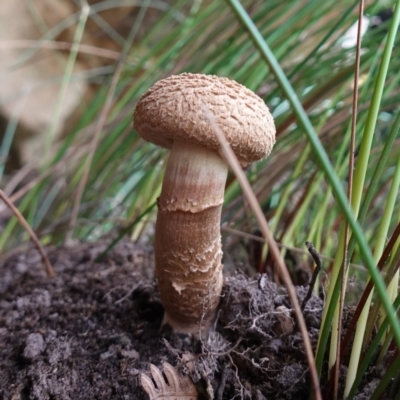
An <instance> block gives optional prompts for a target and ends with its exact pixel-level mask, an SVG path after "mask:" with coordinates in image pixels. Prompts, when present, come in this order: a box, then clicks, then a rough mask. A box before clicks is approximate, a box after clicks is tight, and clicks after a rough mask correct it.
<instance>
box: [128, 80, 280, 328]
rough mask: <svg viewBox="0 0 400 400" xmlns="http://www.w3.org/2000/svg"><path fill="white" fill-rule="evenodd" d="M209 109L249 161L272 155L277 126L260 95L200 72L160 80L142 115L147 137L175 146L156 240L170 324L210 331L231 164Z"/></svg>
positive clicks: (138, 122) (137, 120)
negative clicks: (222, 153)
mask: <svg viewBox="0 0 400 400" xmlns="http://www.w3.org/2000/svg"><path fill="white" fill-rule="evenodd" d="M204 109H207V110H209V111H210V113H212V115H213V117H214V118H215V121H216V123H217V124H218V127H219V128H220V129H221V131H222V132H223V133H224V134H225V137H226V139H227V140H228V142H229V143H230V145H231V146H232V149H233V150H234V152H235V154H236V156H237V157H238V159H239V161H240V162H241V163H242V164H243V165H247V164H249V163H251V162H253V161H256V160H260V159H262V158H264V157H266V156H267V155H268V154H269V153H270V151H271V149H272V147H273V144H274V142H275V126H274V122H273V119H272V116H271V114H270V112H269V110H268V108H267V106H266V105H265V104H264V102H263V101H262V100H261V99H260V98H259V97H258V96H256V95H255V94H254V93H253V92H251V91H250V90H248V89H247V88H245V87H244V86H242V85H239V84H238V83H236V82H234V81H231V80H229V79H226V78H219V77H215V76H206V75H198V74H182V75H178V76H171V77H169V78H167V79H164V80H162V81H159V82H157V83H156V84H155V85H154V86H153V87H151V88H150V89H149V90H148V91H147V92H146V93H145V94H144V95H143V96H142V98H141V99H140V101H139V103H138V105H137V107H136V110H135V113H134V127H135V129H136V130H137V131H138V132H139V134H140V135H141V136H142V137H143V139H145V140H147V141H150V142H153V143H155V144H157V145H159V146H163V147H167V148H171V154H170V157H169V160H168V164H167V168H166V172H165V176H164V182H163V187H162V191H161V195H160V197H159V199H158V210H159V212H158V216H157V223H156V237H155V257H156V275H157V279H158V285H159V290H160V295H161V301H162V303H163V305H164V308H165V317H164V323H169V324H170V325H171V326H172V327H173V328H174V329H175V330H176V331H178V332H184V333H199V332H203V333H205V334H206V333H207V332H208V331H209V329H210V327H211V325H212V323H213V321H214V319H215V312H216V308H217V306H218V303H219V298H220V294H221V290H222V267H223V266H222V264H221V259H222V250H221V234H220V220H221V209H222V203H223V201H224V190H225V183H226V176H227V172H228V167H227V165H226V163H225V161H224V160H223V159H222V158H221V157H220V155H219V142H218V139H217V137H216V136H215V133H214V129H213V126H212V124H211V123H210V121H209V120H208V118H207V116H206V114H205V113H204Z"/></svg>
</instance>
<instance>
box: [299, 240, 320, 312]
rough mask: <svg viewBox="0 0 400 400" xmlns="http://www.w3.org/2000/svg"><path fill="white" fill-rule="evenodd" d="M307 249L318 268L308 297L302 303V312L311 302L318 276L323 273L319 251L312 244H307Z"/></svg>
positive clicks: (312, 278)
mask: <svg viewBox="0 0 400 400" xmlns="http://www.w3.org/2000/svg"><path fill="white" fill-rule="evenodd" d="M306 247H307V250H308V251H309V252H310V254H311V257H312V258H313V260H314V261H315V265H316V267H315V269H314V272H313V274H312V277H311V280H310V284H309V287H308V292H307V295H306V297H304V299H303V302H302V303H301V311H304V308H305V306H306V304H307V301H308V300H310V297H311V294H312V291H313V290H314V285H315V282H316V281H317V277H318V274H319V272H320V271H321V259H320V257H319V254H318V252H317V250H315V247H314V245H313V244H312V243H311V242H306Z"/></svg>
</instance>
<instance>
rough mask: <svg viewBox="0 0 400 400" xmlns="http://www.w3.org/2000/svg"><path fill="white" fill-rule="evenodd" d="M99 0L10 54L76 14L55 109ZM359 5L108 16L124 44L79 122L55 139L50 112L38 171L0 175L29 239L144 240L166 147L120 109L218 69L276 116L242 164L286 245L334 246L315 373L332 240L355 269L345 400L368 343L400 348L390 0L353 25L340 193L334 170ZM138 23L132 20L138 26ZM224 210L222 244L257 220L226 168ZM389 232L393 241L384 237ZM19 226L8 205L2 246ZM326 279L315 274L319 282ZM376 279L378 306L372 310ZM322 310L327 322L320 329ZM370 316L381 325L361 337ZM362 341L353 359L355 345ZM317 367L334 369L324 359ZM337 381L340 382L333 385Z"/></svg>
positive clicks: (333, 303)
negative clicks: (273, 129) (25, 179)
mask: <svg viewBox="0 0 400 400" xmlns="http://www.w3.org/2000/svg"><path fill="white" fill-rule="evenodd" d="M101 4H102V3H99V4H95V5H92V6H90V7H89V6H88V5H86V4H85V5H84V6H83V7H82V9H81V10H80V12H79V13H77V14H76V15H75V16H73V17H71V18H69V19H68V21H67V20H66V21H62V22H61V23H60V24H59V26H57V27H55V28H53V29H52V30H50V31H48V32H46V34H45V35H44V38H43V39H46V40H47V42H43V41H40V42H38V43H37V46H36V47H35V48H33V49H28V50H27V52H26V53H25V58H23V62H25V63H28V62H29V60H30V57H32V56H34V54H35V51H36V50H35V49H36V48H38V47H40V46H41V45H44V43H47V44H46V45H48V44H49V42H48V41H50V43H53V42H51V41H52V40H53V39H54V38H55V37H56V35H57V34H58V33H59V32H60V31H62V29H64V28H65V27H66V26H74V25H73V24H75V27H76V34H75V42H74V44H73V45H71V47H70V53H69V58H68V60H69V61H68V63H67V67H66V70H65V74H64V77H63V85H62V89H61V92H60V97H59V98H60V101H59V103H58V107H62V98H63V90H65V88H66V87H67V86H68V84H69V82H70V81H71V79H72V78H73V74H72V67H73V63H74V60H75V59H76V57H77V55H78V54H79V52H80V51H84V50H85V47H84V46H81V43H80V42H81V38H82V34H83V32H84V29H85V26H86V23H87V21H90V20H91V19H96V18H97V20H98V18H99V17H101V14H99V13H100V11H101V9H102V8H101ZM358 4H359V1H354V2H353V3H352V4H349V2H347V1H344V0H343V1H338V2H336V3H335V7H333V6H332V4H331V3H329V2H322V3H321V2H320V1H317V0H311V1H308V2H302V1H296V2H281V1H268V2H262V1H259V2H247V1H243V4H241V3H240V2H239V1H237V0H229V1H227V2H226V3H220V2H209V1H200V0H194V1H193V2H190V3H188V2H184V1H182V0H176V1H173V2H171V3H170V4H169V5H164V6H163V7H164V8H163V9H162V10H161V12H160V14H159V18H158V19H157V21H156V22H155V23H154V24H151V25H149V26H147V25H146V15H147V12H148V10H149V9H150V8H151V7H155V5H154V4H153V3H152V2H150V1H147V2H144V3H143V5H142V6H141V10H140V12H139V13H138V14H137V16H136V17H135V18H136V19H135V22H134V24H133V25H132V29H131V30H130V32H129V34H128V35H127V36H126V37H125V38H121V37H120V36H118V33H117V32H116V30H115V28H113V27H108V28H107V34H108V35H110V37H119V39H118V40H120V50H121V54H122V56H121V57H120V58H119V59H118V60H116V61H115V65H113V66H112V67H107V68H105V69H103V70H101V71H102V72H100V74H101V75H100V76H99V75H97V78H96V85H97V87H96V96H95V97H94V98H93V100H92V101H91V102H90V104H88V105H87V107H86V109H85V111H84V113H83V115H82V118H81V120H80V121H79V122H78V124H77V125H76V126H75V128H74V129H73V130H71V131H70V132H68V134H67V136H66V137H65V138H64V139H63V140H62V141H59V142H57V143H54V142H53V136H54V135H53V131H54V126H55V124H57V122H58V121H57V118H58V117H57V113H55V114H54V122H53V124H54V125H52V126H51V127H49V135H48V139H47V141H46V143H44V148H47V149H48V151H47V154H48V157H47V158H48V159H47V161H46V162H44V163H42V164H41V165H40V170H39V174H38V176H37V177H36V178H35V179H33V180H32V181H31V182H30V183H29V184H27V185H26V186H24V187H21V188H19V190H18V191H15V190H14V189H13V187H15V180H14V181H11V182H10V185H8V186H7V185H6V186H5V187H4V190H5V192H6V193H8V194H9V195H10V196H11V199H12V200H13V201H14V202H15V201H18V202H19V203H18V208H19V210H20V211H21V212H22V213H23V215H24V216H25V217H26V219H27V221H28V222H29V223H30V225H31V226H32V227H33V228H34V229H35V231H36V232H37V233H38V235H39V237H40V238H41V241H42V243H54V244H59V243H62V242H64V241H65V240H66V238H67V237H68V238H69V239H80V240H82V239H84V240H96V239H98V238H99V237H102V236H104V235H106V234H107V233H110V232H116V231H117V232H119V233H120V234H119V235H117V236H118V237H121V235H124V234H129V235H131V237H132V238H133V239H134V240H140V239H143V240H144V238H147V235H151V232H152V231H151V227H152V224H153V221H154V217H155V210H154V204H155V201H156V198H157V196H158V194H159V191H160V185H161V181H162V174H163V167H164V158H165V152H164V151H162V150H159V149H157V148H155V147H153V146H151V145H147V144H144V143H143V142H142V141H141V140H140V139H139V137H138V136H137V134H136V133H135V132H132V128H131V119H132V118H131V117H132V110H133V109H134V107H135V104H136V102H137V100H138V98H139V97H140V96H141V94H142V93H143V92H144V91H145V90H146V89H147V88H149V87H150V86H151V85H152V84H153V83H154V82H155V81H157V80H158V79H160V78H162V77H164V76H166V75H170V74H174V73H180V72H192V73H207V74H215V75H221V76H228V77H229V78H231V79H235V80H237V81H238V82H240V83H242V84H244V85H245V86H247V87H249V88H250V89H252V90H254V91H256V92H257V93H258V94H259V95H260V96H261V97H262V98H263V99H264V100H265V102H266V103H267V104H268V106H269V107H270V109H271V111H272V112H273V114H274V117H275V121H276V125H277V136H278V141H277V145H276V147H275V150H274V152H273V154H272V155H271V157H269V158H268V159H267V160H265V161H263V162H261V163H259V164H257V165H254V166H252V167H251V168H250V169H249V170H248V171H246V173H247V178H248V180H249V182H250V184H251V185H252V188H253V190H254V193H255V195H256V197H257V199H258V202H259V204H260V206H261V208H262V210H263V212H264V214H265V216H266V217H267V219H268V220H269V222H270V226H271V229H272V232H273V233H274V236H275V238H276V239H279V241H280V242H281V244H282V246H283V249H285V248H287V247H292V248H295V249H298V250H301V249H303V247H304V245H303V244H304V242H306V241H311V242H313V243H314V245H315V247H316V248H317V250H318V252H319V253H321V254H322V256H324V257H325V258H324V259H325V260H326V259H328V260H333V261H325V263H324V265H323V266H324V273H325V274H326V275H327V276H329V287H328V294H327V299H326V300H327V301H326V306H325V310H324V321H323V323H322V326H321V331H320V339H319V345H318V349H317V354H316V371H317V373H318V375H319V376H321V374H322V370H323V360H324V357H325V354H326V348H327V343H328V342H329V335H330V333H332V336H331V339H330V346H331V350H330V354H331V355H330V362H329V364H330V365H329V369H331V368H333V367H334V365H335V363H336V366H338V365H339V364H340V363H341V362H342V359H343V354H344V352H345V351H346V349H345V348H344V346H342V348H341V349H340V354H341V356H340V357H339V359H338V358H337V353H338V352H337V343H338V341H337V337H336V336H335V335H336V332H337V329H336V326H337V325H338V316H339V308H338V306H337V305H338V304H339V298H340V294H341V293H343V294H344V293H345V288H344V287H342V288H341V282H340V279H338V277H340V271H341V268H342V265H343V259H344V254H345V253H346V251H345V248H346V249H347V257H346V263H345V275H344V276H345V278H346V279H347V276H348V274H352V275H355V276H356V277H357V282H358V286H359V287H360V289H359V293H360V297H361V293H364V295H363V296H362V298H361V300H360V302H359V306H358V307H359V310H360V311H361V309H362V307H364V311H363V312H362V313H361V315H362V316H364V317H368V318H364V321H365V322H364V323H362V322H360V321H362V319H358V320H357V321H358V324H359V328H358V333H357V339H356V341H355V345H353V353H354V355H353V356H352V357H351V359H352V361H351V362H352V364H351V368H350V370H353V371H354V372H355V374H353V375H351V374H349V378H348V383H347V386H346V391H345V396H348V398H352V397H353V396H354V395H355V394H356V392H357V385H359V384H360V381H361V377H362V372H363V371H365V370H366V368H367V367H368V365H369V363H371V362H372V361H371V360H372V359H373V357H372V356H373V354H374V353H375V351H376V349H378V346H380V345H381V346H382V349H383V350H381V355H380V359H382V358H383V357H384V355H385V351H387V349H388V348H389V347H390V346H391V347H390V348H396V349H397V348H398V346H399V345H400V325H399V321H398V318H397V315H396V310H397V309H398V306H399V300H398V294H397V282H398V267H399V265H398V264H399V262H398V260H399V255H398V252H399V250H398V249H399V243H400V239H399V238H398V236H399V232H398V230H397V229H396V226H398V224H399V219H400V218H399V215H400V205H399V201H398V197H399V196H398V191H399V184H400V163H399V161H398V160H399V159H400V154H399V146H398V144H399V141H400V138H399V136H398V130H399V126H400V113H399V107H398V105H399V100H400V96H399V93H398V90H397V88H398V87H399V79H400V77H399V74H398V70H399V64H400V57H399V55H398V54H397V53H396V52H393V51H392V49H393V47H394V48H396V46H398V45H399V37H398V34H397V29H398V24H399V16H400V11H399V1H396V2H393V3H392V2H388V3H387V4H386V6H387V7H392V6H393V5H395V6H396V7H395V8H394V10H393V16H392V18H391V19H390V20H389V21H387V22H386V23H382V24H381V25H380V26H378V27H376V28H374V29H372V28H369V29H368V30H367V32H366V33H365V35H364V36H363V40H362V46H361V48H362V51H361V58H360V69H359V76H360V80H359V85H358V93H359V98H358V112H357V124H356V126H355V129H354V130H353V131H354V148H355V155H354V156H355V160H354V162H355V169H354V182H353V188H352V190H351V195H350V200H349V199H348V197H349V196H348V195H346V187H347V182H346V180H348V169H349V161H348V160H349V155H350V153H352V150H351V146H350V142H351V141H350V137H351V135H350V134H351V125H352V122H351V121H352V111H351V110H352V104H353V102H354V101H353V80H354V62H355V59H356V54H355V47H343V46H342V44H341V43H342V41H343V39H342V38H343V35H344V33H345V32H346V31H347V29H348V28H349V27H350V26H351V25H352V24H354V23H355V22H356V21H357V18H358V15H357V5H358ZM104 6H105V5H104ZM115 6H117V5H115ZM87 7H89V8H87ZM382 7H383V6H382V5H380V4H375V3H374V4H370V5H369V4H367V5H366V7H365V12H364V14H365V15H376V14H377V13H378V12H379V11H382ZM245 10H248V12H246V11H245ZM140 31H144V32H145V33H144V34H143V33H141V34H140V35H139V32H140ZM138 35H139V36H138ZM54 43H56V42H54ZM55 47H56V48H57V46H55ZM92 50H93V49H92ZM55 51H56V50H55ZM98 72H99V71H97V72H96V73H98ZM89 75H90V74H89ZM99 78H100V79H99ZM99 82H100V83H99ZM110 87H111V88H112V90H110ZM18 116H19V111H18V110H15V113H14V118H12V119H11V120H10V121H9V124H8V127H7V130H6V133H5V136H4V139H3V143H2V145H1V148H0V155H1V159H0V177H2V172H3V166H4V162H5V159H6V157H7V155H8V154H9V151H10V145H11V142H12V140H13V135H14V132H15V128H16V126H17V124H18V118H19V117H18ZM50 149H51V151H50ZM45 158H46V157H45ZM11 183H12V184H11ZM223 222H224V223H225V222H229V224H230V228H231V230H230V231H229V232H227V233H226V234H225V235H226V236H225V239H230V240H226V245H227V246H228V247H227V248H226V250H227V252H229V251H230V250H231V249H236V247H237V246H235V243H237V241H236V242H235V240H232V235H233V233H232V229H235V230H236V231H242V232H246V233H250V234H251V233H253V230H254V229H255V228H256V223H255V219H254V217H252V216H251V214H250V213H249V211H248V209H247V205H246V203H245V202H244V201H243V197H242V195H241V189H240V185H239V184H238V182H237V181H236V179H234V178H233V176H232V177H231V179H230V180H229V184H228V187H227V191H226V198H225V205H224V213H223ZM345 223H346V224H347V225H348V227H349V231H348V232H349V233H348V235H347V238H346V235H345V233H346V228H345V226H346V225H345ZM227 235H229V237H228V236H227ZM386 238H392V239H391V240H390V241H389V242H388V243H386ZM27 239H28V237H27V235H26V233H25V232H24V230H22V229H21V228H20V227H19V225H18V224H17V222H16V220H15V219H14V218H11V219H10V220H9V221H8V223H7V225H6V226H5V228H4V230H3V232H2V234H1V235H0V248H1V249H2V251H3V252H5V251H7V249H12V248H15V247H16V246H18V245H19V244H20V243H22V242H24V241H26V240H27ZM115 240H118V238H117V239H115ZM113 243H115V241H114V242H113ZM345 245H346V246H347V247H345ZM110 246H112V243H111V244H110ZM229 246H231V248H229ZM285 251H286V250H282V255H284V253H285ZM264 253H265V252H264ZM302 257H305V256H302ZM301 260H302V262H303V263H304V264H306V263H307V261H306V259H304V258H302V259H301ZM350 262H351V263H350ZM354 264H357V265H362V267H361V269H354V268H353V266H352V265H354ZM377 265H379V267H380V269H381V270H382V271H384V273H381V272H380V271H379V270H378V268H377ZM346 279H345V281H346ZM390 281H391V282H392V283H390ZM325 284H326V283H325V282H324V281H323V280H321V282H319V287H322V286H324V285H325ZM375 288H376V295H375V298H374V299H375V300H374V302H375V304H374V306H373V308H372V311H371V312H369V310H370V303H371V301H372V299H373V289H375ZM356 297H357V296H356ZM344 300H345V302H346V301H350V302H353V303H354V302H355V301H357V298H354V296H352V293H346V297H345V298H344ZM392 304H393V305H392ZM336 310H337V311H336ZM379 310H381V312H380V314H381V316H380V317H379V318H378V314H379ZM335 313H336V317H335ZM360 318H362V317H360ZM332 321H336V322H334V325H333V328H332ZM364 324H365V325H364ZM374 324H377V325H378V327H379V328H378V333H377V335H376V336H375V337H374V338H373V340H372V342H371V343H370V342H369V334H370V333H371V332H372V328H373V326H374ZM364 326H365V330H366V332H367V333H365V332H364ZM363 349H364V350H365V357H364V358H361V359H360V357H359V355H360V354H361V352H362V351H363ZM357 354H358V355H357ZM396 354H397V353H396ZM399 362H400V361H399V359H398V357H397V356H396V357H395V358H393V360H392V361H391V365H390V366H389V368H388V369H387V372H386V375H385V377H384V379H383V380H382V382H381V384H380V385H379V386H378V388H377V389H376V391H375V394H374V395H373V396H374V397H373V398H378V397H379V396H380V394H381V393H382V392H383V391H384V390H395V389H393V388H395V386H396V385H392V389H388V388H389V384H390V382H391V381H395V382H397V380H398V379H400V378H399V376H398V372H397V371H398V369H397V370H396V367H397V364H398V363H399ZM336 370H337V369H336ZM329 373H330V375H331V378H330V379H332V380H334V379H335V373H334V369H332V370H330V371H329ZM336 376H337V375H336ZM335 393H336V395H338V394H337V390H336V391H335Z"/></svg>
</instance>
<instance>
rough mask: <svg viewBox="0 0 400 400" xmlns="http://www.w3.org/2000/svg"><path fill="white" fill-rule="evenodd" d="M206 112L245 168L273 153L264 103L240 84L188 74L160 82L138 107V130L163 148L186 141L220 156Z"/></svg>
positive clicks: (271, 122)
mask: <svg viewBox="0 0 400 400" xmlns="http://www.w3.org/2000/svg"><path fill="white" fill-rule="evenodd" d="M206 109H208V110H209V111H210V112H211V113H212V115H213V117H214V119H215V123H216V124H217V125H218V127H219V129H221V131H222V132H223V133H224V135H225V137H226V139H227V141H228V142H229V144H230V145H231V147H232V149H233V151H234V152H235V154H236V157H237V158H238V160H239V162H240V163H241V164H242V165H248V164H250V163H252V162H254V161H258V160H260V159H262V158H265V157H266V156H268V154H269V153H270V152H271V150H272V147H273V145H274V143H275V125H274V120H273V118H272V115H271V113H270V112H269V109H268V107H267V106H266V105H265V103H264V101H263V100H262V99H261V98H260V97H258V96H257V95H256V94H254V93H253V92H252V91H251V90H249V89H247V88H246V87H244V86H242V85H240V84H239V83H237V82H235V81H232V80H230V79H227V78H220V77H217V76H211V75H201V74H187V73H184V74H181V75H174V76H170V77H169V78H166V79H163V80H161V81H158V82H157V83H155V84H154V85H153V86H152V87H151V88H150V89H149V90H148V91H147V92H146V93H145V94H144V95H143V96H142V97H141V99H140V101H139V103H138V104H137V107H136V110H135V113H134V128H135V129H136V130H137V132H138V133H139V135H140V136H141V137H142V138H143V139H144V140H146V141H148V142H152V143H154V144H156V145H158V146H161V147H165V148H171V147H172V144H173V142H174V140H183V141H190V142H194V143H198V144H200V145H202V146H205V147H207V148H208V149H211V150H214V151H216V152H219V149H220V144H219V141H218V139H217V136H216V134H215V132H214V127H213V126H212V123H211V121H210V119H209V118H208V117H207V114H206V112H205V110H206Z"/></svg>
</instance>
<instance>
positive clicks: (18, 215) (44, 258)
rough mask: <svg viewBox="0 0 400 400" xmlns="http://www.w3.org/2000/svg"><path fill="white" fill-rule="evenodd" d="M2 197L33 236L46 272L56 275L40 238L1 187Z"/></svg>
mask: <svg viewBox="0 0 400 400" xmlns="http://www.w3.org/2000/svg"><path fill="white" fill-rule="evenodd" d="M0 198H1V199H2V200H3V201H4V203H6V205H7V207H8V208H9V209H10V210H11V211H12V212H13V213H14V215H15V216H16V217H17V219H18V222H19V223H20V224H21V225H22V226H23V227H24V228H25V230H26V231H27V232H28V233H29V235H30V236H31V239H32V241H33V243H34V244H35V246H36V247H37V249H38V251H39V253H40V255H41V257H42V260H43V264H44V265H45V267H46V272H47V275H48V276H51V277H54V276H56V274H55V273H54V269H53V267H52V266H51V264H50V261H49V259H48V258H47V256H46V253H45V252H44V249H43V247H42V245H41V244H40V242H39V239H38V238H37V236H36V234H35V232H33V230H32V228H31V227H30V226H29V224H28V222H27V221H26V219H25V218H24V216H23V215H22V214H21V213H20V212H19V210H18V208H17V207H15V206H14V204H13V203H12V201H11V200H10V199H9V198H8V196H7V195H6V194H5V193H4V192H3V191H2V190H1V189H0Z"/></svg>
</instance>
